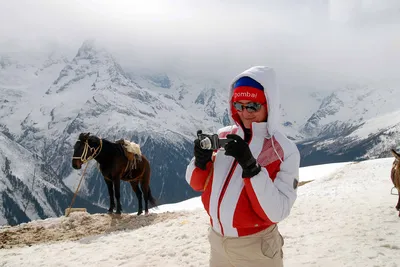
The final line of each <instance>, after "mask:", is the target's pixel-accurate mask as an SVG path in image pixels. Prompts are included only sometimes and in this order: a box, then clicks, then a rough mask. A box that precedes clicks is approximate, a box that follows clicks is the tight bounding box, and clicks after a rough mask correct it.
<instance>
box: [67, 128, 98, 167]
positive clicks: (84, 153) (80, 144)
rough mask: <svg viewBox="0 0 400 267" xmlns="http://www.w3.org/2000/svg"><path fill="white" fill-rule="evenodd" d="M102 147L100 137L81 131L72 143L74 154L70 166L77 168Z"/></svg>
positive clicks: (95, 155)
mask: <svg viewBox="0 0 400 267" xmlns="http://www.w3.org/2000/svg"><path fill="white" fill-rule="evenodd" d="M101 148H102V141H101V139H100V138H98V137H97V136H94V135H90V133H81V134H80V135H79V137H78V140H77V141H76V143H75V145H74V154H73V156H72V168H74V169H77V170H79V169H80V168H81V167H82V164H85V163H86V162H88V161H89V160H91V159H93V158H95V157H97V156H98V155H99V154H100V151H101Z"/></svg>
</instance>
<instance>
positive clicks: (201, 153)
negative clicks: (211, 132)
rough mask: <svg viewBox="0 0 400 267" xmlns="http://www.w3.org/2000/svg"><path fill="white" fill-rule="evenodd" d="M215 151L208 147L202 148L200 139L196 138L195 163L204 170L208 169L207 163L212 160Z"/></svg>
mask: <svg viewBox="0 0 400 267" xmlns="http://www.w3.org/2000/svg"><path fill="white" fill-rule="evenodd" d="M212 153H213V151H212V150H208V149H202V148H201V147H200V140H199V139H196V140H194V157H195V160H194V165H195V166H196V167H199V168H200V169H202V170H205V169H206V165H207V163H208V162H209V161H211V156H212Z"/></svg>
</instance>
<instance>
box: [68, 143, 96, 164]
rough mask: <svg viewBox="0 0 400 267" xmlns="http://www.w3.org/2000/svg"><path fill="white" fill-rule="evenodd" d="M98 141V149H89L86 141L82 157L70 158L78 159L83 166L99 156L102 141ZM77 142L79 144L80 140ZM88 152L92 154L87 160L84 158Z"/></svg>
mask: <svg viewBox="0 0 400 267" xmlns="http://www.w3.org/2000/svg"><path fill="white" fill-rule="evenodd" d="M99 140H100V145H99V146H98V147H91V146H90V145H89V142H88V140H86V141H85V146H84V148H83V152H82V155H81V156H80V157H72V159H79V160H80V161H82V163H83V164H85V163H86V162H88V161H89V160H91V159H94V158H96V157H97V156H98V155H99V154H100V152H101V149H102V148H103V141H102V140H101V139H99ZM78 142H81V140H78ZM89 150H90V152H92V154H91V155H90V157H89V158H86V157H87V154H88V151H89Z"/></svg>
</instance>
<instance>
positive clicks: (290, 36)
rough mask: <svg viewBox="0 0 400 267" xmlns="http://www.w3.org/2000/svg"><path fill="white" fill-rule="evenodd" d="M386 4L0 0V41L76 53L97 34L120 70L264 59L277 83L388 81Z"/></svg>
mask: <svg viewBox="0 0 400 267" xmlns="http://www.w3.org/2000/svg"><path fill="white" fill-rule="evenodd" d="M82 2H84V3H82ZM329 2H331V3H329ZM389 7H392V9H393V10H394V8H397V10H399V8H400V1H396V0H333V1H328V0H279V1H278V0H243V1H240V0H219V1H218V0H202V1H198V0H140V1H136V0H119V1H118V0H115V1H111V0H108V1H106V0H103V1H94V0H93V1H89V0H56V1H54V0H48V1H33V0H32V1H29V0H26V1H21V0H13V1H9V0H0V25H1V26H0V43H3V44H4V43H7V42H8V40H10V39H12V40H14V41H15V40H18V41H19V42H21V41H22V43H23V44H24V45H25V46H27V47H29V46H37V45H39V46H41V45H42V42H43V40H52V41H56V42H59V43H61V44H63V45H65V46H70V47H72V48H73V49H76V48H77V47H79V45H80V44H81V43H82V42H83V41H84V40H85V39H88V38H96V40H97V41H98V42H99V43H100V44H102V45H104V46H105V47H107V48H108V49H109V50H110V51H111V52H112V53H113V54H114V55H115V56H116V57H117V58H118V59H119V61H120V62H121V64H122V65H123V66H132V67H136V66H137V65H138V64H139V63H140V65H143V66H145V67H148V68H154V69H157V68H158V69H162V68H173V69H176V70H185V71H187V72H190V73H192V74H197V75H203V74H204V75H208V74H210V73H213V74H214V76H215V77H221V79H230V78H233V76H235V75H236V74H237V72H240V71H242V70H244V69H245V68H248V67H250V66H252V65H268V66H272V67H275V68H276V70H277V73H278V76H279V77H280V79H281V83H283V84H291V85H293V84H295V85H296V84H298V85H302V86H311V87H323V86H324V85H326V86H335V84H340V83H342V82H347V81H355V82H358V81H368V80H371V81H393V80H395V79H396V76H397V73H398V71H399V69H400V63H399V62H400V49H399V46H400V18H399V15H398V14H399V11H397V12H398V13H397V16H396V15H393V14H394V13H393V12H394V11H389V10H388V8H389ZM357 10H358V11H360V10H362V14H361V15H360V12H357ZM9 43H10V42H9ZM3 48H4V45H3ZM3 50H4V49H3Z"/></svg>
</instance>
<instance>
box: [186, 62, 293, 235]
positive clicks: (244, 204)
mask: <svg viewBox="0 0 400 267" xmlns="http://www.w3.org/2000/svg"><path fill="white" fill-rule="evenodd" d="M243 76H249V77H251V78H253V79H255V80H257V81H258V82H259V83H261V84H262V85H263V86H264V93H265V96H266V99H267V104H268V121H267V122H262V123H253V124H252V129H251V130H252V137H251V139H250V141H249V148H250V151H251V152H252V154H253V156H254V158H256V159H257V162H258V163H259V164H260V166H261V167H262V168H261V171H260V173H259V174H257V175H256V176H254V177H252V178H245V179H243V178H242V168H241V166H240V165H239V164H238V163H237V161H236V160H235V159H234V158H233V157H231V156H225V154H224V153H225V151H224V150H223V149H219V150H217V151H214V155H213V161H212V162H209V163H208V164H207V169H206V170H202V169H200V168H197V167H195V165H194V158H193V159H192V160H191V162H190V163H189V165H188V167H187V170H186V180H187V182H188V183H189V185H190V186H191V187H192V188H193V189H194V190H196V191H202V192H203V193H202V195H201V200H202V202H203V205H204V208H205V210H206V211H207V213H208V215H209V216H210V221H211V225H212V227H213V229H214V230H215V231H216V232H217V233H220V234H221V235H223V236H233V237H237V236H245V235H250V234H254V233H257V232H259V231H262V230H264V229H266V228H267V227H269V226H271V225H272V224H275V223H277V222H280V221H282V220H283V219H285V218H286V217H287V216H288V215H289V213H290V210H291V208H292V206H293V204H294V202H295V200H296V198H297V183H298V178H299V165H300V154H299V151H298V149H297V146H296V144H295V143H294V142H292V141H291V140H289V139H288V138H287V137H286V136H285V135H284V134H283V133H282V132H281V130H280V129H279V128H280V123H279V99H278V90H277V87H276V85H275V75H274V71H273V70H272V69H271V68H267V67H253V68H250V69H249V70H247V71H245V72H243V73H242V74H240V75H238V76H237V77H235V79H234V80H233V82H234V81H236V80H237V79H239V78H240V77H243ZM232 85H233V83H232ZM232 91H233V90H232V87H231V88H230V93H229V99H231V98H232ZM229 113H230V115H231V118H232V119H233V121H234V122H235V124H236V125H233V126H228V127H224V128H222V129H220V130H218V135H219V137H220V138H224V137H226V135H227V134H230V133H234V134H237V135H239V136H241V137H242V138H243V139H244V131H243V129H242V128H241V126H240V124H239V123H238V117H237V114H236V113H235V111H234V110H233V109H232V105H231V107H230V108H229Z"/></svg>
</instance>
